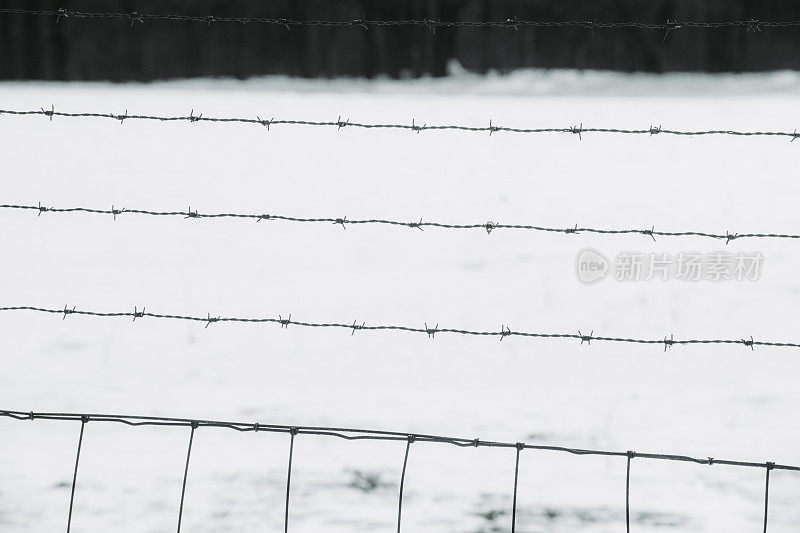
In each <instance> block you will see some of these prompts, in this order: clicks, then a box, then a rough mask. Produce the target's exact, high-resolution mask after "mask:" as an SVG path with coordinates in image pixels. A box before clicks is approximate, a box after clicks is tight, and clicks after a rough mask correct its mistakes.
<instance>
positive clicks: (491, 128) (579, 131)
mask: <svg viewBox="0 0 800 533" xmlns="http://www.w3.org/2000/svg"><path fill="white" fill-rule="evenodd" d="M0 115H13V116H37V115H41V116H45V117H48V118H49V119H50V121H52V120H53V118H54V117H64V118H103V119H111V120H114V121H118V122H120V123H121V124H123V123H124V122H125V121H126V120H149V121H158V122H189V123H196V122H210V123H239V124H251V125H258V126H264V127H266V128H267V130H269V129H270V127H271V126H279V125H295V126H320V127H334V128H336V129H337V130H342V129H345V128H361V129H368V130H373V129H393V130H408V131H411V132H414V133H420V132H421V131H442V130H451V131H463V132H473V133H476V132H483V133H488V134H489V135H490V136H491V135H492V134H493V133H497V132H509V133H528V134H535V133H569V134H573V135H576V136H577V137H578V139H583V137H582V135H583V134H585V133H612V134H622V135H649V136H651V137H652V136H654V135H661V134H663V135H677V136H688V137H692V136H708V135H725V136H735V137H785V138H789V139H791V140H792V141H794V140H795V139H797V138H798V137H800V133H797V130H794V131H791V132H790V131H740V130H722V129H717V130H694V131H690V130H672V129H665V128H662V127H661V126H649V127H648V128H646V129H624V128H590V127H584V126H583V124H581V125H580V126H570V127H567V128H513V127H506V126H496V125H494V123H493V122H492V121H491V120H490V121H489V125H488V126H466V125H458V124H449V125H429V124H427V123H426V124H423V125H422V126H420V125H418V124H417V123H416V121H415V120H412V121H411V124H399V123H396V124H388V123H384V124H380V123H368V122H351V121H350V120H349V119H347V120H342V118H341V116H340V117H339V118H338V119H337V120H335V121H324V120H323V121H314V120H288V119H274V118H273V119H269V120H265V119H262V118H260V117H258V116H257V117H256V118H245V117H209V116H204V115H202V114H200V115H195V114H194V110H192V111H191V112H190V113H189V115H187V116H158V115H129V114H128V112H127V111H125V114H114V113H68V112H62V111H56V110H55V108H54V107H53V106H50V109H45V108H40V109H38V110H37V109H34V110H11V109H0Z"/></svg>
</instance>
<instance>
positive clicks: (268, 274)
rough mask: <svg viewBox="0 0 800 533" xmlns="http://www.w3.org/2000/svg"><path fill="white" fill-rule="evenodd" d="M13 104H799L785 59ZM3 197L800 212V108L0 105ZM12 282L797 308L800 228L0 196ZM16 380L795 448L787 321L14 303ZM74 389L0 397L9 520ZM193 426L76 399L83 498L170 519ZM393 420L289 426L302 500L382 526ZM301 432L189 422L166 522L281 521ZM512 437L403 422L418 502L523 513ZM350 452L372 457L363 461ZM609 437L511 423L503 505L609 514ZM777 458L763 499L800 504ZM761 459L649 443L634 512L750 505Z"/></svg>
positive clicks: (793, 512)
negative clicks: (581, 265) (618, 270)
mask: <svg viewBox="0 0 800 533" xmlns="http://www.w3.org/2000/svg"><path fill="white" fill-rule="evenodd" d="M0 102H1V103H2V105H0V107H2V108H4V109H39V108H40V107H45V108H49V106H50V105H51V104H53V105H54V106H55V109H56V110H58V111H70V112H81V111H99V112H113V113H123V112H124V111H125V110H127V111H128V113H131V114H134V113H142V114H165V115H187V114H188V113H189V111H190V110H194V113H195V114H196V115H197V114H199V113H202V114H203V115H205V116H243V117H255V116H256V115H259V116H261V117H262V118H272V117H274V118H276V119H279V118H280V119H310V120H336V118H337V117H339V116H340V115H341V117H342V119H350V120H352V121H363V122H394V123H408V124H410V123H411V119H412V118H413V119H414V120H415V122H416V123H417V124H444V123H456V124H473V125H479V126H485V125H488V123H489V119H491V120H492V122H493V124H495V125H502V126H509V127H510V126H518V127H569V126H573V125H579V124H583V126H584V127H619V128H647V127H649V126H651V125H653V126H656V125H661V126H663V127H664V128H674V129H695V128H696V129H739V130H773V129H774V130H782V131H793V130H794V129H795V128H796V127H797V126H798V125H800V124H798V117H800V76H799V75H798V74H793V73H785V72H782V73H773V74H763V75H747V76H733V75H724V76H711V75H692V76H689V75H671V76H654V75H622V74H607V73H578V72H520V73H516V74H512V75H509V76H499V75H491V76H486V77H479V76H472V75H467V74H464V73H460V74H458V75H455V76H453V77H450V78H445V79H442V80H431V79H425V80H418V81H389V80H378V81H356V80H337V81H323V80H313V81H297V80H289V79H285V78H269V79H259V80H251V81H246V82H239V81H231V80H202V81H184V82H177V81H176V82H162V83H153V84H121V85H113V84H107V83H94V84H89V83H73V84H65V83H4V84H0ZM0 135H2V147H3V148H2V154H3V155H2V167H0V168H2V170H1V171H0V172H1V173H2V178H1V179H0V203H7V204H16V203H21V204H36V203H37V202H40V201H41V202H42V204H43V205H47V206H59V207H70V206H79V205H80V206H85V207H97V208H105V209H108V208H110V207H111V206H112V205H115V206H116V207H117V208H123V207H127V208H144V209H154V210H185V209H188V208H189V207H191V208H192V209H198V210H200V211H201V212H224V211H229V212H244V213H272V214H282V215H293V216H307V217H314V216H323V217H342V216H345V215H347V217H348V218H351V219H353V218H373V217H374V218H394V219H400V220H408V221H417V220H419V219H420V218H422V220H425V221H440V222H464V223H467V222H479V223H480V222H485V221H488V220H492V221H499V222H504V223H521V224H539V225H545V226H556V227H571V226H573V225H575V224H576V223H577V224H579V225H587V226H595V227H609V228H619V227H634V228H650V227H651V226H653V225H654V226H655V228H656V229H660V230H695V229H696V230H702V231H713V232H723V233H724V232H725V231H730V232H731V233H735V232H762V231H763V232H772V231H775V232H786V233H800V218H799V217H798V210H797V201H798V197H799V196H800V180H798V179H797V161H798V157H799V156H798V154H800V152H798V150H800V143H794V144H792V143H790V142H789V140H788V139H786V138H733V137H696V138H689V137H680V138H678V137H669V136H666V135H660V136H654V137H649V136H627V135H616V136H615V135H601V134H584V135H583V136H582V140H578V138H577V136H575V135H570V134H552V135H518V134H510V133H503V132H500V133H495V134H493V135H492V136H491V137H490V136H489V135H488V134H475V133H459V132H433V131H424V132H421V133H420V134H413V133H411V132H409V131H395V130H360V129H355V128H344V129H342V130H341V131H337V130H336V128H310V127H296V126H275V127H272V128H271V129H270V131H267V130H266V129H265V128H262V127H260V126H248V125H237V124H209V123H195V124H188V123H157V122H143V121H126V122H125V123H124V125H120V124H119V123H117V122H114V121H111V120H99V119H66V118H55V119H54V120H53V121H52V122H50V121H48V120H47V119H46V118H44V117H11V116H2V117H0ZM0 223H2V232H0V249H1V250H2V254H3V257H2V267H0V268H1V269H2V270H0V272H2V276H0V305H3V306H6V305H34V306H43V307H56V308H60V307H63V306H64V305H65V304H66V305H69V306H73V305H74V306H77V308H78V309H86V310H99V311H132V310H133V308H134V305H136V306H138V307H139V308H141V307H142V306H146V308H147V310H148V311H150V312H154V313H155V312H157V313H175V314H192V315H203V316H205V315H206V313H210V314H211V315H212V316H215V315H222V316H263V317H277V316H278V315H279V314H280V315H283V316H285V315H288V314H289V313H291V314H292V318H293V320H307V321H313V322H328V321H330V322H347V323H350V322H352V321H353V320H358V321H359V322H360V321H366V323H367V324H402V325H409V326H415V327H420V326H423V324H424V323H425V322H427V323H428V324H429V325H432V324H437V323H438V324H439V327H458V328H466V329H480V330H498V331H499V328H500V326H501V324H504V325H506V326H508V327H510V328H511V329H512V330H527V331H540V332H563V333H576V332H577V331H578V330H581V331H583V332H584V333H585V332H588V331H593V332H594V334H595V335H609V336H623V337H625V336H631V337H642V338H661V337H663V336H665V335H667V336H668V335H670V334H674V335H675V338H734V339H738V338H749V337H750V336H751V335H752V336H753V337H754V338H755V339H757V340H777V341H795V342H796V341H797V340H798V339H800V332H798V328H797V313H798V296H799V295H800V278H798V275H797V272H798V268H797V267H798V264H800V249H799V248H798V243H796V242H794V241H784V240H780V241H778V240H773V241H770V240H744V239H743V240H738V241H733V242H731V243H730V244H729V245H727V246H725V244H724V243H723V242H715V241H712V240H710V239H700V238H680V239H678V238H660V239H658V241H657V242H653V241H652V240H651V239H650V238H649V237H647V236H645V235H630V236H609V237H601V236H597V235H590V234H577V235H563V234H541V233H532V232H527V231H516V230H497V231H494V232H492V233H491V234H490V235H487V233H486V232H485V231H482V230H474V231H473V230H463V231H449V230H437V229H426V230H425V231H424V232H421V231H418V230H415V229H409V228H399V227H381V226H349V227H348V228H347V230H343V229H342V227H341V226H337V225H333V224H331V225H313V224H294V223H288V222H279V221H270V222H266V221H263V222H259V223H255V222H253V221H252V220H184V219H182V218H154V217H142V216H136V215H121V216H119V217H117V220H116V221H114V220H113V219H112V217H110V216H108V217H98V216H87V215H77V214H74V215H73V214H65V215H56V214H48V213H44V214H42V215H41V216H40V217H37V216H36V213H35V212H15V211H2V212H0ZM585 247H592V248H595V249H597V250H600V251H601V252H603V253H604V254H606V255H608V256H612V257H613V256H614V255H616V254H617V253H618V252H620V251H642V252H653V251H655V252H670V253H675V252H679V251H702V252H708V251H714V250H720V249H724V250H726V251H733V252H736V251H759V252H762V253H763V254H764V270H763V275H762V278H761V279H760V280H759V281H757V282H718V283H712V282H696V283H685V282H684V283H681V282H679V281H666V282H664V281H655V280H654V281H649V282H638V283H627V284H626V283H620V282H616V281H613V280H606V281H603V282H602V283H599V284H596V285H592V286H587V285H583V284H581V283H580V282H579V281H578V280H577V278H576V275H575V270H574V260H575V256H576V254H577V253H578V252H579V251H580V250H581V249H583V248H585ZM0 362H2V367H1V370H0V408H3V409H19V410H25V411H28V410H37V411H65V412H99V413H123V414H145V415H163V416H180V417H188V418H201V419H222V420H237V421H248V422H256V421H258V422H261V423H275V424H290V425H321V426H339V427H362V428H372V429H388V430H400V431H406V432H418V433H436V434H444V435H455V436H463V437H468V438H475V437H479V438H482V439H486V440H507V441H511V442H516V441H525V442H528V443H537V444H555V445H566V446H575V447H593V448H595V447H596V448H604V449H612V450H622V451H624V450H636V451H639V452H663V453H678V454H687V455H693V456H699V457H706V456H713V457H716V458H726V459H742V460H752V461H760V462H763V461H775V462H779V463H785V464H800V446H798V443H799V442H800V424H799V423H798V415H797V407H798V402H800V387H798V377H797V376H798V370H800V352H798V351H796V350H793V349H779V348H757V349H756V350H754V351H751V350H749V349H747V348H746V347H744V346H737V345H723V346H717V345H708V346H675V347H673V348H672V349H671V350H669V351H666V352H665V351H664V350H663V347H662V346H658V345H655V346H647V345H627V344H612V343H602V342H592V343H591V345H590V346H587V345H586V344H584V345H582V346H581V345H580V344H579V343H578V342H576V341H573V340H535V339H525V338H518V337H512V338H506V339H504V340H503V342H498V338H497V337H491V338H482V337H467V336H459V335H447V334H438V335H436V337H435V339H433V340H431V339H428V338H426V336H425V335H420V334H407V333H397V332H369V331H361V332H357V333H356V334H355V335H351V334H350V332H349V331H346V330H329V329H309V328H301V327H297V326H289V328H288V329H281V328H280V327H278V326H277V325H248V324H240V325H237V324H227V323H224V324H212V325H211V326H210V327H208V328H207V329H204V324H202V323H183V322H173V321H163V320H155V319H147V318H144V319H137V320H136V322H135V323H132V322H131V321H130V320H129V319H98V318H91V317H80V316H70V317H67V318H66V320H62V319H61V317H60V316H57V315H56V316H50V315H39V314H35V313H26V312H18V313H3V314H2V315H1V316H0ZM79 427H80V424H79V423H77V422H49V421H41V420H38V421H34V422H28V421H26V422H19V421H13V420H9V419H0V530H1V531H3V532H5V533H16V532H23V531H25V532H27V531H37V532H48V531H61V530H63V528H64V527H65V524H66V517H67V507H68V503H69V491H70V488H69V487H70V482H71V478H72V469H73V467H74V459H75V457H74V455H75V447H76V445H77V438H78V431H79ZM188 436H189V431H188V429H186V428H170V429H164V428H130V427H125V426H121V425H113V424H100V423H92V422H90V423H89V424H88V425H87V426H86V431H85V436H84V444H83V450H82V455H81V463H80V468H79V472H78V483H77V489H76V496H75V509H74V516H73V525H72V531H73V532H75V533H79V532H80V533H83V532H103V531H131V532H161V531H164V532H166V531H173V530H174V528H175V524H176V520H177V512H178V503H179V495H180V484H181V481H182V476H183V468H184V461H185V453H186V445H187V442H188ZM404 446H405V445H404V443H402V442H363V441H357V442H349V441H343V440H339V439H335V438H332V437H322V436H307V435H300V436H298V437H297V439H296V444H295V450H294V471H293V483H292V495H291V514H290V523H289V530H290V531H291V532H292V533H301V532H313V531H320V530H324V531H327V532H330V533H333V532H339V531H341V532H354V531H370V532H386V533H390V532H392V531H394V530H395V527H396V512H397V509H396V506H397V486H398V481H399V475H400V469H401V466H402V460H403V452H404ZM287 454H288V437H287V436H286V435H283V434H268V433H263V432H260V433H258V434H254V433H238V432H235V431H230V430H226V429H210V428H200V429H198V431H197V433H196V435H195V439H194V448H193V451H192V458H191V464H190V467H189V478H188V485H187V491H186V505H185V509H184V522H183V526H182V530H183V531H184V532H187V533H189V532H198V533H199V532H234V531H235V532H245V531H276V532H277V531H282V528H283V506H284V490H285V475H286V461H287ZM513 471H514V450H513V449H488V448H464V449H462V448H456V447H453V446H449V445H444V444H430V443H415V444H414V445H412V447H411V454H410V457H409V463H408V473H407V477H406V484H405V487H406V494H405V503H404V515H403V531H404V532H419V533H422V532H432V533H437V532H442V533H444V532H447V533H453V532H490V531H506V530H508V529H509V528H510V507H511V491H512V482H513ZM355 472H359V473H361V474H364V475H369V476H373V477H376V478H377V479H378V480H379V481H380V483H379V486H378V488H376V489H375V490H371V491H362V490H359V489H357V488H354V487H352V486H351V485H352V484H353V481H354V480H356V479H357V474H356V473H355ZM624 491H625V458H602V457H577V456H572V455H566V454H562V453H557V452H544V451H542V452H538V451H524V452H523V453H522V457H521V463H520V479H519V512H518V524H517V526H518V527H517V530H518V531H521V532H534V531H548V532H554V531H586V532H601V531H616V532H619V531H624V504H625V492H624ZM798 494H800V475H798V474H797V473H792V472H781V471H773V472H772V476H771V486H770V511H769V512H770V515H769V516H770V528H769V531H770V533H777V532H782V531H796V530H797V528H798V526H799V525H800V506H798V505H797V501H798V500H797V498H798ZM763 498H764V470H763V469H746V468H744V469H742V468H732V467H724V466H703V465H695V464H684V463H671V462H659V461H652V460H645V459H634V460H633V462H632V470H631V513H632V520H633V524H632V530H634V531H636V532H637V533H638V532H647V531H694V532H731V531H760V530H761V529H760V528H761V527H762V526H761V522H762V520H763V507H764V500H763Z"/></svg>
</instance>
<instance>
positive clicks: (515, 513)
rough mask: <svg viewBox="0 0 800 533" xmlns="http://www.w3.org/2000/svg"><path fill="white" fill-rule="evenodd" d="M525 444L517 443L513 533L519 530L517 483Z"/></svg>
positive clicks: (512, 508)
mask: <svg viewBox="0 0 800 533" xmlns="http://www.w3.org/2000/svg"><path fill="white" fill-rule="evenodd" d="M523 447H524V445H523V444H522V443H521V442H518V443H517V444H516V449H517V453H516V460H515V461H514V496H513V499H512V500H511V533H516V530H517V485H518V482H519V452H521V451H522V449H523Z"/></svg>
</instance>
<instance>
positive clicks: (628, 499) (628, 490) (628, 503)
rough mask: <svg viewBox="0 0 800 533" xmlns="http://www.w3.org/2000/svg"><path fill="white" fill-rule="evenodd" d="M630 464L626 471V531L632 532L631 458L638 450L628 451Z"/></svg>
mask: <svg viewBox="0 0 800 533" xmlns="http://www.w3.org/2000/svg"><path fill="white" fill-rule="evenodd" d="M627 455H628V466H627V470H626V473H625V531H626V532H627V533H631V459H633V458H634V457H636V452H631V451H629V452H628V454H627Z"/></svg>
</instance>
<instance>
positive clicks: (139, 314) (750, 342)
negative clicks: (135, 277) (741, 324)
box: [0, 306, 800, 351]
mask: <svg viewBox="0 0 800 533" xmlns="http://www.w3.org/2000/svg"><path fill="white" fill-rule="evenodd" d="M145 309H146V308H145V307H143V308H142V310H141V311H139V310H138V307H134V310H133V311H132V312H131V311H129V312H125V311H120V312H98V311H83V310H79V309H77V308H76V307H72V308H70V307H69V306H64V308H63V309H48V308H44V307H32V306H13V307H0V312H3V311H6V312H13V311H33V312H38V313H47V314H55V315H60V316H61V317H62V319H63V320H66V318H67V317H68V316H71V315H79V316H92V317H100V318H120V317H129V318H133V320H134V321H135V320H136V319H137V318H144V317H150V318H157V319H164V320H184V321H190V322H200V323H205V328H208V327H209V326H210V325H211V324H216V323H220V322H232V323H244V324H277V325H279V326H280V327H281V328H285V329H288V327H289V325H295V326H301V327H310V328H335V329H345V330H348V331H351V332H352V333H351V334H355V332H356V331H403V332H408V333H424V334H425V335H427V336H428V338H430V339H435V338H436V334H437V333H452V334H456V335H468V336H476V337H499V338H500V340H503V339H504V338H506V337H515V336H516V337H525V338H535V339H574V340H579V341H580V344H581V345H583V344H584V343H585V344H586V345H587V346H591V343H592V341H602V342H617V343H631V344H652V345H659V346H664V350H665V351H666V350H667V349H671V348H672V347H673V346H674V345H676V344H677V345H694V344H740V345H742V346H745V347H748V348H750V349H751V350H752V349H754V347H755V346H772V347H781V348H800V343H798V342H776V341H759V340H754V339H753V338H752V337H750V338H749V339H747V338H741V339H675V338H673V337H672V336H670V337H669V338H667V337H666V336H665V337H664V338H663V339H637V338H630V337H607V336H601V335H594V330H592V331H591V333H589V334H588V335H586V334H584V333H582V332H581V331H578V332H577V333H542V332H529V331H514V330H511V328H509V327H508V326H507V325H505V324H503V325H502V326H501V328H500V329H499V330H497V331H477V330H469V329H457V328H440V327H439V325H438V324H437V325H436V326H434V327H430V326H428V325H427V323H425V326H424V327H413V326H398V325H376V326H372V325H368V324H366V322H362V323H361V324H359V323H358V321H357V320H355V321H353V323H352V324H348V323H335V322H302V321H299V320H292V316H291V315H289V316H288V318H283V315H278V318H243V317H223V316H212V315H211V313H208V314H207V315H206V316H205V317H202V316H189V315H170V314H159V313H151V312H149V311H145Z"/></svg>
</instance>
